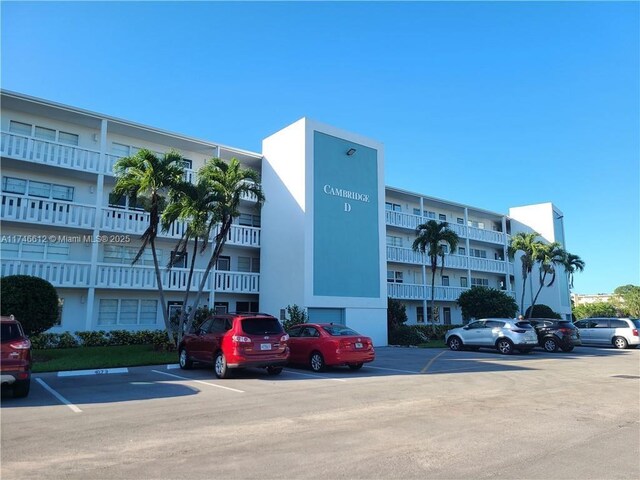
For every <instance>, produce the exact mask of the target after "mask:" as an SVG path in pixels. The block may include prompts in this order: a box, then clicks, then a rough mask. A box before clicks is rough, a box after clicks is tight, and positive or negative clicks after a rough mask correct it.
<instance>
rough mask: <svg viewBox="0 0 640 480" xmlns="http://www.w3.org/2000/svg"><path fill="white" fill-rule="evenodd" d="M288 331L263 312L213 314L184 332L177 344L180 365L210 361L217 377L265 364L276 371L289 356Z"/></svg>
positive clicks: (276, 320)
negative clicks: (195, 326) (197, 325)
mask: <svg viewBox="0 0 640 480" xmlns="http://www.w3.org/2000/svg"><path fill="white" fill-rule="evenodd" d="M287 340H289V335H287V334H286V333H285V331H284V330H283V328H282V325H281V324H280V322H279V321H278V319H277V318H275V317H272V316H271V315H266V314H263V313H227V314H221V315H214V316H212V317H210V318H208V319H207V320H205V322H204V323H203V324H202V325H201V326H200V328H198V329H197V331H196V332H194V333H188V334H187V335H185V336H184V338H183V339H182V342H181V343H180V345H179V346H178V352H179V362H180V368H185V369H187V368H191V367H192V366H193V362H202V363H209V364H213V367H214V371H215V374H216V376H217V377H218V378H227V377H228V376H229V370H230V369H233V368H244V367H257V368H266V369H267V372H268V373H269V375H279V374H280V373H281V372H282V367H283V366H284V365H286V364H287V361H288V360H289V347H288V346H287Z"/></svg>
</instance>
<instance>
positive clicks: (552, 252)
mask: <svg viewBox="0 0 640 480" xmlns="http://www.w3.org/2000/svg"><path fill="white" fill-rule="evenodd" d="M565 255H566V252H565V251H564V249H563V248H562V246H561V245H560V244H559V243H558V242H553V243H548V244H542V245H541V246H538V248H537V254H536V258H535V262H536V263H537V264H539V265H540V269H539V270H538V275H539V282H540V284H539V286H538V291H537V292H536V295H535V297H533V301H532V302H531V308H530V309H529V315H527V317H530V316H531V315H532V314H533V307H534V306H535V304H536V301H537V300H538V296H539V295H540V292H541V291H542V288H543V287H550V286H551V285H553V283H554V282H555V280H556V267H557V266H558V265H563V262H564V258H565ZM547 276H550V278H549V283H547V284H546V285H545V280H546V279H547Z"/></svg>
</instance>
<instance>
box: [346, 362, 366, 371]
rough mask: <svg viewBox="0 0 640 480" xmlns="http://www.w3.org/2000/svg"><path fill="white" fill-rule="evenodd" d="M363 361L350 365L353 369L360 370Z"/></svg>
mask: <svg viewBox="0 0 640 480" xmlns="http://www.w3.org/2000/svg"><path fill="white" fill-rule="evenodd" d="M362 365H363V364H362V363H352V364H350V365H349V368H350V369H351V370H360V369H361V368H362Z"/></svg>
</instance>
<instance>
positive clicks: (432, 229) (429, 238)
mask: <svg viewBox="0 0 640 480" xmlns="http://www.w3.org/2000/svg"><path fill="white" fill-rule="evenodd" d="M416 235H417V236H416V239H415V240H414V241H413V246H412V248H413V250H414V251H416V252H421V253H423V254H426V255H428V256H429V259H430V261H431V318H432V325H433V330H434V333H435V321H434V320H435V314H436V299H435V290H436V285H435V284H436V271H437V270H438V258H440V259H441V260H442V267H441V271H440V274H441V275H442V272H443V271H444V256H445V249H444V245H445V244H447V245H449V251H450V252H453V251H454V250H455V249H456V247H457V246H458V241H459V240H460V237H458V234H457V233H456V232H454V231H453V230H451V229H449V227H448V226H447V222H440V223H438V222H436V221H435V220H429V221H428V222H427V223H423V224H421V225H418V228H417V229H416Z"/></svg>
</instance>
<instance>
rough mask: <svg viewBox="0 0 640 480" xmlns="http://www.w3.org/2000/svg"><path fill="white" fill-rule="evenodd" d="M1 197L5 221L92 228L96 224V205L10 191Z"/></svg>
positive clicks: (0, 213)
mask: <svg viewBox="0 0 640 480" xmlns="http://www.w3.org/2000/svg"><path fill="white" fill-rule="evenodd" d="M0 197H1V198H2V211H1V212H0V218H2V220H3V221H7V220H14V221H18V222H26V223H31V224H46V225H58V226H63V227H79V228H87V229H92V228H93V227H94V225H95V220H96V208H95V207H90V206H87V205H78V204H73V203H69V202H60V201H56V200H44V199H41V198H35V197H27V196H24V195H14V194H8V193H3V194H1V195H0Z"/></svg>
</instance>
